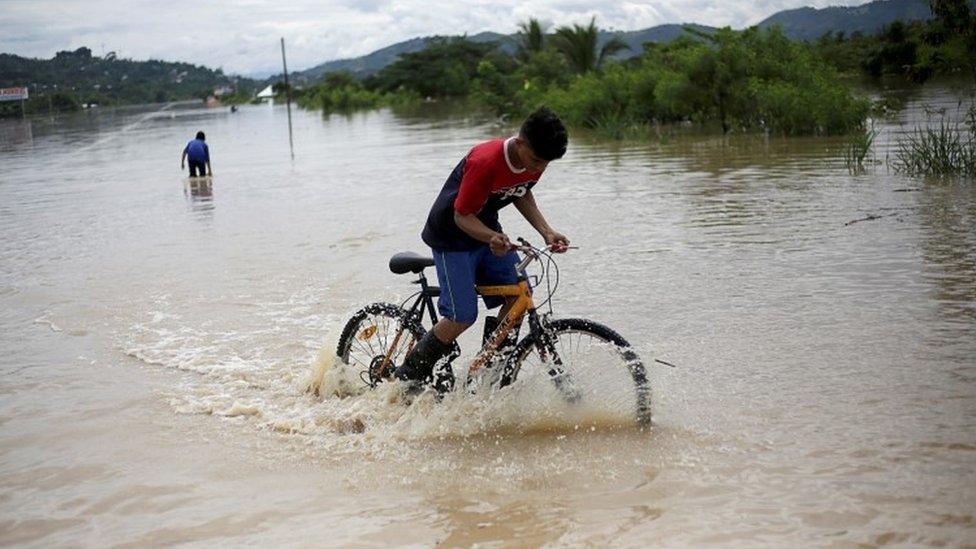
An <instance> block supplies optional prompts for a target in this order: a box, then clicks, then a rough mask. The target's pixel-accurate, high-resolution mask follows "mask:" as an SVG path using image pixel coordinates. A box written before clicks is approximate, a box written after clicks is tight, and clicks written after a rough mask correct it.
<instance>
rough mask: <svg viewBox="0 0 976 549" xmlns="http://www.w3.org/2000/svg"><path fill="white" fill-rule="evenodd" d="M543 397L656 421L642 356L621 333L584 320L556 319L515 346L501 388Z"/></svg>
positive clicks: (645, 421) (640, 421)
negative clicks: (520, 387) (512, 387)
mask: <svg viewBox="0 0 976 549" xmlns="http://www.w3.org/2000/svg"><path fill="white" fill-rule="evenodd" d="M516 384H517V385H523V384H524V385H525V386H526V389H527V390H528V392H529V394H532V395H534V396H535V397H536V398H540V399H549V398H551V399H558V400H561V401H563V402H568V403H571V404H574V405H579V406H586V407H592V408H593V410H594V411H599V412H601V413H610V414H612V415H615V416H621V417H623V416H626V417H633V418H634V419H635V420H636V423H637V424H638V425H639V426H642V427H643V426H648V425H650V423H651V389H650V383H649V382H648V380H647V372H646V370H645V368H644V363H643V362H641V359H640V357H638V356H637V353H636V352H634V350H633V349H632V348H631V346H630V343H628V342H627V340H625V339H624V338H623V337H621V336H620V334H618V333H617V332H615V331H613V330H611V329H610V328H608V327H606V326H604V325H602V324H599V323H596V322H592V321H590V320H585V319H581V318H566V319H560V320H553V321H552V322H551V323H550V324H549V326H548V328H547V329H546V330H544V333H533V334H530V335H528V336H526V337H525V338H524V339H522V341H520V342H519V343H518V345H516V347H515V350H514V351H513V353H512V358H511V360H510V361H509V363H508V364H507V365H506V367H505V369H504V371H503V373H502V376H501V379H500V382H499V385H500V386H502V387H504V386H506V385H516Z"/></svg>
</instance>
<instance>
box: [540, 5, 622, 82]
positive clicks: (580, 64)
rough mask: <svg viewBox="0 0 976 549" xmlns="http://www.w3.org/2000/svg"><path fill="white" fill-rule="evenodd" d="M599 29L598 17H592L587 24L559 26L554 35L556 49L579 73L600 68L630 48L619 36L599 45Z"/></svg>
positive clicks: (553, 41)
mask: <svg viewBox="0 0 976 549" xmlns="http://www.w3.org/2000/svg"><path fill="white" fill-rule="evenodd" d="M599 34H600V33H599V31H598V30H597V28H596V18H595V17H594V18H593V19H590V24H589V25H587V26H585V27H584V26H582V25H577V24H573V26H572V27H559V28H557V29H556V34H555V35H554V36H553V37H552V43H553V45H554V46H555V47H556V49H557V50H558V51H559V52H560V53H562V54H563V56H565V57H566V61H567V62H568V63H569V66H570V67H572V68H573V70H574V71H576V73H577V74H585V73H587V72H590V71H593V70H598V69H599V68H600V67H601V66H602V65H603V62H604V61H605V60H606V59H607V57H610V56H611V55H613V54H615V53H617V52H618V51H621V50H625V49H629V46H627V44H624V43H623V41H621V40H620V39H619V38H617V37H613V38H611V39H610V40H607V42H606V43H604V44H603V46H600V47H599V48H598V45H599Z"/></svg>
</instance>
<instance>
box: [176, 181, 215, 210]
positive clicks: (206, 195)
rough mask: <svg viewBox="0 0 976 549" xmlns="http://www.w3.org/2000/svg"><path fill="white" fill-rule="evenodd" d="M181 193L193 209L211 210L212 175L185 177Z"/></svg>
mask: <svg viewBox="0 0 976 549" xmlns="http://www.w3.org/2000/svg"><path fill="white" fill-rule="evenodd" d="M183 195H184V196H186V199H187V202H188V203H189V204H190V207H191V208H192V209H193V210H194V211H197V212H210V211H213V209H214V201H213V176H206V177H188V178H186V180H185V181H184V182H183Z"/></svg>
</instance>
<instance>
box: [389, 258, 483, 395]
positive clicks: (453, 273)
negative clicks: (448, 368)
mask: <svg viewBox="0 0 976 549" xmlns="http://www.w3.org/2000/svg"><path fill="white" fill-rule="evenodd" d="M433 255H434V265H435V267H436V268H437V282H438V284H439V285H440V288H441V295H440V298H439V299H438V301H437V308H438V310H439V311H440V313H441V316H442V317H443V318H442V319H441V320H440V321H439V322H438V323H437V324H436V325H435V326H434V328H433V329H432V330H431V331H430V332H428V333H426V334H424V337H423V338H421V340H420V341H419V342H417V345H415V346H414V348H413V349H412V350H411V351H410V353H409V354H407V356H406V358H405V359H404V360H403V365H402V366H400V367H399V368H397V369H396V371H395V372H394V375H395V376H396V377H397V378H398V379H402V380H408V381H419V382H427V381H429V379H430V378H431V375H432V373H433V369H434V366H435V365H436V363H437V362H438V361H439V360H441V359H443V358H445V357H447V356H448V355H450V354H451V352H452V351H453V350H454V340H455V339H457V337H458V336H459V335H461V333H462V332H464V330H466V329H467V328H468V327H469V326H471V325H472V324H474V321H475V320H476V319H477V318H478V296H477V294H476V292H475V289H474V278H475V269H476V265H477V263H476V259H477V256H476V255H474V254H473V253H471V252H444V251H440V250H433Z"/></svg>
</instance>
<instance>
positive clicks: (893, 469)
mask: <svg viewBox="0 0 976 549" xmlns="http://www.w3.org/2000/svg"><path fill="white" fill-rule="evenodd" d="M912 93H915V94H917V95H914V96H909V97H907V98H906V99H905V100H906V109H905V110H904V111H902V112H900V113H898V114H896V115H893V116H891V117H889V118H887V119H883V120H879V121H877V128H878V129H879V130H880V131H881V134H880V135H879V138H878V141H877V143H876V146H875V153H876V156H877V157H878V158H880V159H883V158H885V157H886V156H888V155H889V154H890V153H891V151H892V150H893V149H892V146H893V143H894V142H895V141H896V140H897V138H898V137H899V136H900V135H902V134H903V132H904V131H906V129H910V128H911V126H912V125H913V124H914V123H915V121H916V120H920V119H922V118H924V116H925V110H926V108H928V109H929V110H931V109H933V108H935V109H939V108H942V106H944V107H946V109H947V110H946V112H947V113H948V114H947V116H951V115H952V114H951V113H952V112H954V111H953V108H954V107H953V105H954V104H956V103H958V101H959V97H958V94H956V92H954V91H953V90H952V89H948V88H940V87H932V88H925V89H922V90H920V91H915V92H912ZM162 107H163V106H151V107H141V108H126V109H105V110H102V111H98V112H84V113H78V114H76V115H71V116H65V117H55V118H39V119H30V120H27V121H17V120H7V121H0V128H2V130H0V137H2V139H3V142H2V145H0V163H2V165H3V170H2V171H0V236H2V238H0V345H2V349H3V351H4V352H3V353H2V354H0V374H2V376H0V394H2V395H3V397H2V399H0V449H2V450H0V543H34V544H38V545H58V544H72V543H75V544H76V543H78V542H79V540H81V542H82V543H85V542H87V541H88V540H90V539H97V540H98V542H106V543H107V544H123V543H126V542H129V543H137V544H154V543H166V542H170V541H173V542H183V543H186V542H191V543H192V542H198V543H199V542H202V543H207V544H218V545H237V544H251V545H289V544H295V545H301V544H307V543H308V540H309V539H314V540H316V541H318V540H320V539H323V538H321V537H315V536H321V532H322V525H323V524H325V525H328V530H329V538H328V541H325V543H329V542H330V541H331V542H334V543H335V544H343V543H349V544H352V543H355V542H366V543H375V544H392V543H416V544H420V545H431V544H435V543H438V542H446V544H447V545H472V544H476V543H481V544H495V543H498V542H504V541H508V540H512V539H519V540H522V543H524V544H529V545H532V544H543V543H547V544H553V545H608V544H609V545H614V544H618V545H627V546H639V545H644V544H646V543H647V540H655V542H657V543H660V544H662V545H671V546H698V545H702V544H709V543H721V544H742V545H747V546H753V545H764V544H768V545H781V546H796V545H821V544H822V545H829V544H833V543H836V544H838V545H855V544H866V545H881V544H884V543H887V542H891V541H901V542H902V543H904V544H910V545H924V544H933V545H939V544H941V545H963V544H965V543H970V542H971V541H972V540H973V539H974V538H976V536H974V531H976V518H974V516H973V513H972V509H974V508H976V496H974V493H973V491H972V490H970V489H969V487H971V486H973V483H974V478H973V472H974V468H973V463H974V457H973V456H974V455H976V454H974V451H976V447H974V445H973V443H972V441H973V440H974V439H976V432H974V425H976V362H974V357H976V310H974V309H976V287H974V284H973V280H974V278H976V236H974V235H976V196H974V186H973V185H972V184H971V182H969V181H944V180H943V181H937V180H923V179H919V178H912V177H906V176H903V175H899V174H894V173H891V172H889V171H888V169H887V167H886V166H884V165H872V166H870V167H869V169H868V170H866V171H865V172H864V173H861V174H856V175H852V174H850V173H848V171H847V170H846V168H845V166H844V162H843V154H842V150H843V141H842V140H838V139H834V138H827V139H820V138H800V139H784V138H781V137H777V136H762V135H732V136H727V137H720V136H714V135H696V134H695V133H694V132H680V131H675V132H673V133H670V134H664V135H663V137H662V138H661V139H658V140H655V141H653V142H650V143H632V142H623V143H605V142H595V141H592V140H587V139H585V138H583V137H580V138H579V139H574V141H573V143H572V146H571V148H570V151H569V154H568V155H567V157H566V158H565V159H563V160H560V161H559V162H554V163H553V164H552V165H551V166H550V167H549V169H548V170H547V173H546V176H545V177H544V178H543V180H542V181H541V182H540V184H539V185H538V187H537V190H538V192H537V193H536V197H537V200H538V201H539V203H540V207H541V208H542V209H543V211H544V212H545V213H546V215H547V218H548V219H549V220H550V222H551V223H552V224H553V225H554V226H555V227H557V228H559V229H563V230H564V231H565V232H567V233H568V234H569V235H570V237H571V238H573V241H574V243H576V244H578V245H579V250H576V251H574V253H569V254H565V255H564V256H561V257H560V258H559V268H560V283H559V291H558V293H557V295H556V296H555V299H554V300H553V306H554V308H555V314H556V315H557V316H561V317H575V316H580V317H593V318H594V319H595V320H598V321H601V322H604V323H606V324H607V325H610V326H612V327H614V328H615V329H617V330H618V331H619V332H620V333H621V334H622V335H623V336H624V337H626V338H627V339H628V340H630V341H632V342H633V343H634V344H635V346H636V347H637V348H638V349H639V351H640V353H641V354H642V356H643V357H644V358H645V361H646V362H647V363H649V364H650V363H651V361H652V360H653V359H654V358H657V357H660V358H662V359H665V360H668V361H669V362H673V363H675V364H677V365H678V367H677V368H674V369H672V368H667V367H663V366H654V367H652V368H651V370H650V371H649V376H650V379H651V383H652V387H653V404H652V405H653V409H654V416H655V418H656V425H655V426H654V428H653V429H652V430H651V432H649V433H648V432H644V433H638V432H636V431H633V430H623V429H609V428H606V427H605V424H603V423H601V422H599V421H596V420H595V418H594V416H592V415H586V414H587V413H588V412H587V411H586V410H583V411H582V417H580V419H579V420H577V419H575V418H572V417H570V416H568V415H566V416H563V417H561V419H562V420H563V421H559V422H557V421H554V420H552V418H551V416H548V415H547V414H548V413H550V412H553V413H555V411H554V410H552V409H551V408H546V407H545V406H546V405H539V404H538V401H539V399H533V398H530V397H531V396H532V395H524V394H520V393H519V392H518V391H514V390H513V391H509V392H507V393H500V394H498V395H495V396H494V397H492V398H490V399H485V400H481V401H479V400H477V399H476V398H473V397H470V398H469V396H468V395H464V394H458V395H451V397H450V398H448V399H445V402H441V403H436V402H434V401H433V399H428V400H427V401H423V400H418V401H416V402H415V404H414V405H413V406H410V407H406V406H404V405H403V404H402V402H401V401H399V400H398V399H397V398H395V396H391V395H395V391H393V392H391V393H390V394H387V393H382V392H373V393H370V394H368V395H362V396H347V397H346V398H326V399H320V398H317V397H314V396H312V395H310V394H307V393H305V392H304V390H303V389H304V387H305V386H306V382H307V380H308V377H309V371H310V365H312V364H313V363H315V362H316V360H317V357H318V356H319V354H320V353H321V352H322V351H323V349H325V350H326V351H328V349H330V348H332V347H334V345H335V339H336V338H337V337H338V333H337V331H338V329H339V328H341V326H342V324H343V322H344V321H345V319H346V318H347V317H348V316H349V314H350V313H351V312H352V311H355V310H356V309H358V308H359V307H360V306H361V305H363V304H364V303H367V302H370V301H377V300H385V301H391V302H397V303H398V302H400V301H401V300H402V299H404V298H406V297H407V296H408V295H409V294H410V293H411V292H412V291H413V287H412V286H411V285H410V284H409V280H407V279H406V278H404V277H397V276H395V275H393V274H391V273H390V272H389V271H388V269H387V266H386V265H387V261H388V259H389V257H390V255H391V254H392V253H394V252H397V251H401V250H415V251H425V250H424V248H423V247H422V244H421V242H420V240H419V232H420V228H421V225H422V221H423V219H424V218H425V216H426V214H427V212H428V209H429V207H430V202H431V200H433V198H434V196H436V194H437V192H438V190H439V188H440V186H441V185H442V184H443V182H444V178H445V177H446V175H447V174H448V173H449V172H450V170H451V169H452V168H453V167H454V166H455V165H456V163H457V160H458V158H460V157H461V155H463V154H464V153H465V152H467V151H468V150H469V148H470V147H471V145H472V144H474V143H476V142H478V141H479V140H481V139H484V138H487V137H491V136H495V135H504V134H505V133H507V132H511V131H513V130H514V128H513V127H512V126H511V125H510V124H506V123H504V122H499V121H497V120H480V119H475V118H470V117H469V116H468V115H467V114H466V113H458V112H453V111H451V109H452V108H454V107H452V106H441V105H433V106H431V105H428V106H426V108H423V109H417V110H414V111H396V112H393V111H387V110H384V111H378V112H367V113H356V114H352V115H329V116H325V117H323V116H321V115H320V114H319V113H314V112H305V111H298V112H297V113H295V120H294V129H295V132H294V134H295V137H296V140H295V147H296V151H295V161H294V162H292V161H291V159H290V155H289V149H288V124H287V117H286V116H285V112H284V109H283V108H279V107H273V108H269V107H267V106H245V107H242V108H241V109H240V110H239V112H238V113H236V114H234V115H233V116H230V115H229V113H228V112H227V110H226V109H219V110H209V109H203V108H199V107H198V106H197V105H171V106H166V108H165V109H164V108H162ZM437 109H446V112H435V111H437ZM188 128H189V130H188ZM198 129H203V130H204V131H206V133H207V136H208V143H210V147H211V150H212V152H213V154H214V155H215V156H216V157H218V159H219V162H220V166H221V172H220V182H219V185H220V188H219V194H220V215H215V214H216V210H215V204H216V202H215V193H216V192H217V190H216V189H215V188H214V186H215V185H216V183H215V182H214V181H213V180H212V179H211V178H204V179H190V180H184V179H182V177H183V173H181V172H180V171H179V164H178V162H176V159H177V158H178V156H179V152H180V150H181V148H182V146H183V144H184V143H185V136H186V135H187V133H188V131H196V130H198ZM40 158H43V159H44V161H43V162H40V161H38V159H40ZM177 185H179V186H180V187H182V196H181V193H180V190H179V188H180V187H178V186H177ZM908 191H910V192H908ZM188 210H189V213H188ZM201 221H202V222H203V224H204V225H205V228H206V238H201ZM855 221H856V222H855ZM502 222H503V224H504V225H505V227H506V229H507V230H508V232H509V233H510V234H512V235H523V236H529V237H531V235H533V234H534V233H533V231H532V229H531V227H529V226H528V225H527V224H526V223H524V221H521V220H520V219H519V218H518V216H517V214H515V213H514V212H507V213H503V216H502ZM533 240H535V239H533ZM479 328H480V327H479ZM479 331H480V330H478V329H475V330H472V331H471V334H465V336H464V337H467V339H464V338H462V341H461V347H462V351H463V353H466V354H463V355H462V359H461V360H462V361H463V360H465V359H467V358H470V355H471V354H473V351H474V350H475V349H477V348H478V346H479V345H478V343H479V342H478V334H477V332H479ZM468 336H470V337H468ZM533 418H535V419H533ZM539 418H541V419H539ZM93 532H98V536H97V538H96V536H95V534H93ZM313 543H315V542H313Z"/></svg>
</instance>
